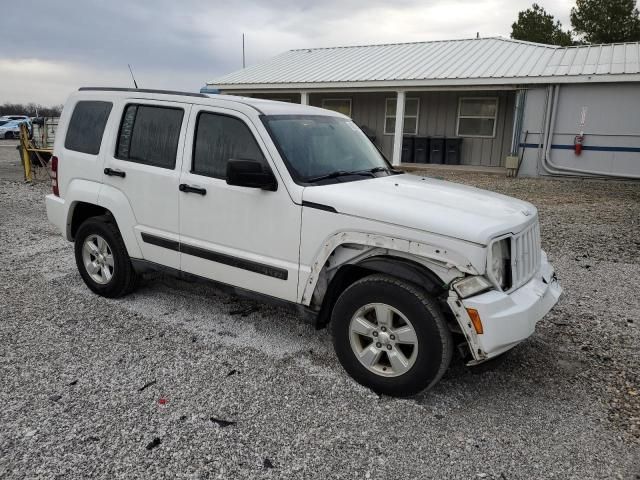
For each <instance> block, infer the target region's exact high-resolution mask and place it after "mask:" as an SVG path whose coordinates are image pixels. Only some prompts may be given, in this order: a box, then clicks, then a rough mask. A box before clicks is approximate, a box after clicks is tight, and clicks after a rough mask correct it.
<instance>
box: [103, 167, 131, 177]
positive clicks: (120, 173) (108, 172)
mask: <svg viewBox="0 0 640 480" xmlns="http://www.w3.org/2000/svg"><path fill="white" fill-rule="evenodd" d="M104 174H105V175H109V176H110V177H122V178H124V177H125V175H126V173H124V172H123V171H122V170H114V169H113V168H109V167H107V168H105V169H104Z"/></svg>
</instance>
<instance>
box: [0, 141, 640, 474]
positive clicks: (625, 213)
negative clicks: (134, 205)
mask: <svg viewBox="0 0 640 480" xmlns="http://www.w3.org/2000/svg"><path fill="white" fill-rule="evenodd" d="M2 155H3V154H2V151H0V163H1V162H2ZM447 176H448V177H449V178H450V179H452V180H454V181H460V182H464V183H469V184H473V185H478V186H481V187H484V188H488V189H491V190H495V191H499V192H503V193H507V194H510V195H514V196H516V197H519V198H523V199H526V200H529V201H532V202H533V203H534V204H536V205H537V206H538V207H539V209H540V215H541V219H542V234H543V245H544V248H546V250H547V251H548V253H549V257H550V259H551V261H552V262H553V264H554V265H555V267H556V269H557V272H558V275H559V277H560V281H561V282H562V286H563V288H564V289H565V295H564V297H563V298H562V299H561V302H560V303H559V305H558V306H557V308H556V309H555V310H554V311H553V312H552V313H551V314H550V315H549V316H548V317H547V318H546V320H545V321H543V322H541V323H540V324H539V327H538V329H537V331H536V334H535V335H534V336H533V337H532V338H531V339H529V340H528V341H527V342H525V343H523V344H522V345H520V346H519V347H517V348H516V349H515V350H513V351H512V352H511V353H510V354H509V355H507V356H506V357H504V358H503V359H501V361H499V362H495V363H494V364H492V365H486V366H484V367H478V368H468V367H465V366H464V365H462V364H461V363H460V362H456V363H455V364H454V365H452V367H451V368H450V370H449V371H448V372H447V373H446V374H445V376H444V378H443V379H442V381H441V382H440V383H439V384H438V385H437V386H436V387H435V388H433V389H432V390H431V391H429V392H427V393H424V394H421V395H419V396H418V397H415V398H411V399H394V398H388V397H380V396H378V395H375V394H373V393H372V392H370V391H369V390H367V389H365V388H363V387H361V386H359V385H358V384H356V383H355V382H353V381H352V380H351V379H350V378H349V377H348V376H347V375H346V374H345V373H344V371H343V370H342V368H341V367H340V365H339V364H338V363H337V361H336V359H335V356H334V354H333V351H332V348H331V342H330V338H329V336H328V335H327V332H326V331H324V330H321V331H316V330H314V329H313V328H312V327H311V326H309V325H307V324H305V323H303V322H301V321H300V319H299V318H297V317H296V316H295V315H293V314H292V313H290V312H288V311H286V310H282V309H279V308H276V307H273V306H268V305H263V304H259V303H255V302H251V301H247V300H244V299H241V298H236V297H234V296H230V295H227V294H225V293H223V292H221V291H219V290H217V289H215V288H213V287H212V286H210V285H205V284H201V283H188V282H184V281H178V280H175V279H172V278H169V277H165V276H161V275H157V276H155V277H154V278H151V279H148V280H146V281H145V282H144V283H143V285H142V286H141V287H140V288H139V289H138V290H137V291H136V292H135V293H134V294H132V295H131V296H129V297H127V298H124V299H119V300H108V299H105V298H101V297H99V296H96V295H94V294H92V293H91V292H90V291H89V290H88V289H87V288H86V287H85V286H84V284H83V283H82V281H81V279H80V277H79V275H78V274H77V272H76V268H75V264H74V260H73V251H72V245H71V244H69V243H67V242H66V241H65V240H64V239H62V238H61V237H60V236H59V234H58V233H57V232H56V231H55V230H54V229H53V227H51V226H50V225H49V224H48V223H47V220H46V215H45V212H44V206H43V196H44V195H45V194H46V193H47V187H46V185H43V184H38V185H35V186H29V185H25V184H22V183H21V182H16V181H7V180H1V179H0V245H1V247H0V270H1V274H0V295H1V297H0V405H1V406H2V407H1V408H0V478H7V479H14V478H15V479H23V478H109V479H111V478H190V479H191V478H197V479H200V478H202V479H204V478H233V479H239V478H343V479H356V478H362V479H370V478H371V479H375V478H433V479H441V478H463V479H472V478H486V479H530V478H559V479H574V478H575V479H591V478H602V479H610V478H623V479H637V478H640V476H638V475H639V474H640V433H639V424H638V421H639V417H640V404H639V402H638V393H639V390H640V387H639V381H638V374H639V372H640V368H639V367H640V365H639V364H640V360H639V359H640V356H639V355H638V352H639V351H640V340H639V335H638V328H640V327H639V325H638V323H639V322H640V300H639V299H638V281H639V280H640V258H639V254H638V252H639V251H640V248H639V244H638V241H639V240H640V227H639V225H638V222H639V219H640V185H638V184H632V183H622V182H600V181H588V182H587V181H558V180H522V179H517V180H515V181H514V180H510V179H506V178H502V177H495V176H488V175H484V176H483V175H461V174H451V175H447Z"/></svg>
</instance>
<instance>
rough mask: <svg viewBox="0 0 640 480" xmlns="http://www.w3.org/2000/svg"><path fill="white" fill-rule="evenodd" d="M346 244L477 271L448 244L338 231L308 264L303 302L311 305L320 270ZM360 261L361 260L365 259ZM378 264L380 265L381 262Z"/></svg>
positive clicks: (451, 267) (456, 268) (447, 267)
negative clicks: (309, 264)
mask: <svg viewBox="0 0 640 480" xmlns="http://www.w3.org/2000/svg"><path fill="white" fill-rule="evenodd" d="M345 244H355V245H362V246H368V247H374V248H378V249H384V250H387V251H388V256H391V257H393V254H394V252H398V254H399V257H402V256H406V255H410V256H415V257H416V259H423V260H425V261H427V262H429V263H430V264H433V265H434V266H438V267H439V269H441V270H443V271H449V270H452V269H455V270H457V271H459V272H462V273H468V274H471V275H477V274H478V271H477V270H476V269H475V268H474V266H473V265H472V263H471V262H470V261H469V260H468V259H467V258H465V257H464V256H463V255H462V254H460V253H458V252H456V251H453V250H451V249H450V248H448V247H444V246H441V245H432V244H427V243H422V242H415V241H412V240H405V239H401V238H395V237H389V236H383V235H378V234H371V233H363V232H340V233H336V234H334V235H332V236H331V237H329V238H327V239H326V240H325V241H324V242H322V245H321V247H320V251H319V252H318V253H317V254H316V257H315V259H314V262H313V264H312V265H311V271H310V272H309V276H308V277H307V279H306V281H305V283H304V285H302V288H301V298H300V302H301V303H302V304H303V305H307V306H308V305H310V304H311V299H312V297H313V293H314V291H315V288H316V285H317V283H318V280H319V278H320V273H321V272H322V269H323V268H324V266H325V264H326V262H327V259H328V258H329V257H330V256H331V255H332V253H333V252H334V251H335V250H336V249H337V248H338V247H339V246H341V245H345ZM361 261H364V259H363V260H361ZM416 263H419V262H416ZM379 266H380V267H381V266H382V265H379ZM303 281H304V280H303ZM440 283H443V282H440Z"/></svg>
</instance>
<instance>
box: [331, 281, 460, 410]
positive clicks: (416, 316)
mask: <svg viewBox="0 0 640 480" xmlns="http://www.w3.org/2000/svg"><path fill="white" fill-rule="evenodd" d="M372 303H383V304H386V305H389V306H391V307H393V308H394V309H396V310H397V311H399V312H401V313H402V314H403V315H404V316H405V317H406V318H407V319H408V320H409V321H410V322H411V325H412V327H413V329H414V331H415V334H416V338H417V342H418V350H417V355H416V357H415V362H414V363H413V366H411V368H409V369H408V370H407V371H406V372H405V373H402V374H400V375H399V376H395V377H387V376H383V375H381V374H377V373H375V372H373V371H371V370H370V369H368V368H366V367H365V366H364V365H363V364H362V363H360V361H359V360H358V358H357V356H356V353H355V352H354V350H353V348H352V347H351V341H350V332H349V324H350V322H351V319H352V317H353V316H354V314H355V313H356V312H357V311H358V310H359V309H360V308H361V307H364V306H365V305H368V304H372ZM331 328H332V332H333V345H334V348H335V351H336V355H337V356H338V359H339V360H340V363H341V364H342V366H343V367H344V369H345V370H346V371H347V372H348V373H349V375H351V377H353V378H354V379H355V380H356V381H357V382H358V383H360V384H362V385H364V386H366V387H368V388H370V389H371V390H373V391H374V392H376V393H382V394H385V395H390V396H396V397H406V396H411V395H415V394H417V393H419V392H421V391H423V390H425V389H428V388H430V387H432V386H433V385H435V384H436V383H437V382H438V380H440V378H441V377H442V375H443V374H444V372H445V371H446V370H447V368H448V367H449V363H450V362H451V357H452V354H453V348H454V347H453V340H452V338H451V332H450V330H449V328H448V327H447V324H446V322H445V320H444V317H443V315H442V312H441V311H440V309H439V308H438V306H437V304H436V302H435V301H434V300H433V299H432V298H431V297H430V296H429V295H428V294H427V293H426V292H425V291H424V290H422V289H421V288H420V287H418V286H416V285H413V284H411V283H408V282H405V281H403V280H399V279H397V278H394V277H391V276H388V275H378V274H376V275H371V276H368V277H365V278H362V279H361V280H358V281H357V282H355V283H353V284H352V285H351V286H349V287H348V288H347V289H346V290H345V291H344V292H343V293H342V295H341V296H340V298H338V301H337V302H336V304H335V306H334V309H333V312H332V316H331ZM394 348H395V347H394Z"/></svg>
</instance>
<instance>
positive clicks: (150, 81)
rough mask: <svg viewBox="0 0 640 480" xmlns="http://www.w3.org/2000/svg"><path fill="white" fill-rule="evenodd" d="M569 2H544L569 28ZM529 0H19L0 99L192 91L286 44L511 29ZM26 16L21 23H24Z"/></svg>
mask: <svg viewBox="0 0 640 480" xmlns="http://www.w3.org/2000/svg"><path fill="white" fill-rule="evenodd" d="M571 3H572V2H571V1H570V0H557V1H556V2H547V3H546V4H545V8H546V9H547V10H548V11H549V12H550V13H552V14H554V15H556V17H557V18H559V19H560V20H561V21H562V22H563V24H564V25H565V28H566V27H567V26H568V15H569V9H570V6H571ZM529 6H530V0H484V1H482V2H479V1H474V0H431V1H429V0H395V1H389V0H384V1H383V0H351V1H344V0H326V1H312V0H250V1H242V2H232V1H224V2H223V1H220V0H215V1H210V0H209V1H206V0H184V1H179V2H177V1H175V0H171V1H170V0H143V1H136V2H132V1H127V0H110V1H108V2H105V1H101V0H60V1H43V0H22V1H21V2H20V4H19V5H18V4H15V6H12V7H10V8H8V9H7V8H4V9H3V13H2V15H0V31H1V32H2V43H1V44H0V102H4V101H14V102H25V101H38V102H42V103H46V104H55V103H61V102H63V101H64V99H65V98H66V96H67V95H68V94H69V93H70V91H71V90H74V89H76V88H77V87H79V86H82V85H106V86H130V85H131V80H130V77H129V72H128V70H127V63H131V64H132V65H133V68H134V72H135V74H136V77H137V78H138V81H139V84H140V85H141V86H144V87H148V88H170V89H186V90H191V91H194V90H197V89H198V88H199V87H200V86H202V85H204V83H205V82H206V81H207V80H211V79H212V78H215V77H218V76H221V75H223V74H226V73H229V72H231V71H234V70H237V69H239V68H241V67H242V51H241V44H242V43H241V42H242V40H241V39H242V33H243V32H244V33H245V34H246V58H247V63H248V64H249V65H251V64H255V63H258V62H262V61H265V60H267V59H268V58H270V57H272V56H275V55H277V54H279V53H281V52H283V51H285V50H289V49H292V48H311V47H324V46H336V45H356V44H371V43H395V42H408V41H421V40H436V39H450V38H468V37H474V36H475V35H476V32H480V34H481V35H482V36H494V35H503V36H508V34H509V32H510V30H511V23H512V22H513V21H514V20H515V19H516V17H517V12H518V11H519V10H522V9H525V8H528V7H529ZM25 26H27V27H25Z"/></svg>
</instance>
